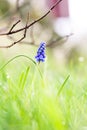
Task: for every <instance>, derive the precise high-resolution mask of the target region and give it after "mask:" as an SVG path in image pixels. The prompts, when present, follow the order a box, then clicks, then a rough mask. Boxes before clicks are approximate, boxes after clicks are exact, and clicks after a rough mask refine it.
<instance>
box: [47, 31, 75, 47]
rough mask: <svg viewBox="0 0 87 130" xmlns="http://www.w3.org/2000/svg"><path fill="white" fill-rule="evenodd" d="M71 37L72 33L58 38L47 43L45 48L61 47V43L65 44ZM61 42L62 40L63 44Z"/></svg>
mask: <svg viewBox="0 0 87 130" xmlns="http://www.w3.org/2000/svg"><path fill="white" fill-rule="evenodd" d="M72 35H73V33H71V34H69V35H66V36H63V37H58V38H56V39H55V40H53V41H49V42H48V44H47V47H55V46H58V45H61V43H65V42H66V41H67V40H68V38H69V37H70V36H72ZM63 40H64V42H63Z"/></svg>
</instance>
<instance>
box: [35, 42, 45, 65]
mask: <svg viewBox="0 0 87 130" xmlns="http://www.w3.org/2000/svg"><path fill="white" fill-rule="evenodd" d="M45 48H46V44H45V43H44V42H41V43H40V46H39V48H38V50H37V55H36V56H35V59H36V62H39V63H40V62H44V61H45V58H46V56H45Z"/></svg>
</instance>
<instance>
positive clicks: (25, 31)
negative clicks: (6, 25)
mask: <svg viewBox="0 0 87 130" xmlns="http://www.w3.org/2000/svg"><path fill="white" fill-rule="evenodd" d="M28 20H29V14H28V17H27V21H26V26H25V30H24V35H23V37H22V38H20V39H19V40H18V41H16V42H13V43H12V44H10V45H7V46H0V48H10V47H12V46H13V45H15V44H17V43H18V42H21V41H22V40H23V39H24V38H25V37H26V33H27V28H26V27H27V24H28ZM15 25H17V24H15ZM12 27H13V26H12ZM9 38H11V39H12V40H13V38H12V37H9Z"/></svg>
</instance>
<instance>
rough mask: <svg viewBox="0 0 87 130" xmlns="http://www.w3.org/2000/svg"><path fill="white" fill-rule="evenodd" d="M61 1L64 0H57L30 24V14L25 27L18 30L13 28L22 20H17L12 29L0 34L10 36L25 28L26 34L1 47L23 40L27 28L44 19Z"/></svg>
mask: <svg viewBox="0 0 87 130" xmlns="http://www.w3.org/2000/svg"><path fill="white" fill-rule="evenodd" d="M61 1H62V0H57V2H56V3H54V5H53V6H52V7H51V8H50V9H49V10H48V11H47V12H46V13H45V14H44V15H43V16H41V17H40V18H38V19H37V20H35V21H33V22H32V23H30V24H29V25H28V20H29V16H28V18H27V22H26V26H25V27H23V28H20V29H17V30H13V28H14V27H15V26H16V25H17V24H18V23H19V22H20V20H19V21H17V22H16V23H15V24H13V26H12V27H11V29H10V30H9V31H8V32H6V33H2V34H0V35H1V36H2V35H7V36H8V35H12V34H15V33H18V32H20V31H23V30H24V35H23V37H22V38H21V39H19V40H18V41H16V42H14V43H12V44H11V45H7V46H0V48H10V47H12V46H13V45H15V44H16V43H18V42H21V41H22V40H23V39H24V38H25V37H26V32H27V29H28V28H30V27H31V26H33V25H34V24H36V23H37V22H39V21H41V20H42V19H44V18H45V17H46V16H47V15H48V14H49V13H50V12H51V11H52V10H53V9H54V8H55V7H56V6H57V5H58V4H59V3H60V2H61ZM18 2H19V0H18Z"/></svg>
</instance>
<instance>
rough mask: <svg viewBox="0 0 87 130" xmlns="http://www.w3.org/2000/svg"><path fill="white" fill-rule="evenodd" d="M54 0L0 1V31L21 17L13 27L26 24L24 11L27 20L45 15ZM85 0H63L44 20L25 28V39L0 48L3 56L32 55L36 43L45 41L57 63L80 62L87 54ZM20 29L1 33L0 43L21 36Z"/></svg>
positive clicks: (5, 42)
mask: <svg viewBox="0 0 87 130" xmlns="http://www.w3.org/2000/svg"><path fill="white" fill-rule="evenodd" d="M56 1H57V0H38V1H37V0H32V1H31V0H0V33H4V32H7V31H8V30H9V29H10V28H11V26H12V25H13V24H14V23H15V22H16V21H18V20H19V19H21V22H20V23H19V24H18V25H17V26H16V27H15V28H14V29H13V30H16V29H20V28H22V27H24V26H25V24H26V18H27V14H28V13H29V23H31V22H32V21H34V20H36V19H38V18H40V17H41V16H42V15H44V14H45V13H46V12H47V11H48V10H49V9H50V7H51V6H52V5H53V4H54V3H55V2H56ZM86 5H87V0H84V1H83V0H62V1H61V3H60V4H59V5H58V6H56V7H55V8H54V10H53V11H52V12H51V13H50V14H49V15H48V16H47V17H45V18H44V19H42V20H41V21H39V22H37V23H36V24H35V25H33V26H32V27H30V28H29V29H28V31H27V36H26V38H25V39H24V40H23V41H22V42H20V43H17V44H16V45H15V46H13V47H11V48H9V49H6V48H3V49H0V50H1V53H2V54H3V55H4V57H9V56H12V55H16V54H20V53H22V54H26V53H28V54H29V55H30V56H33V55H34V53H35V49H33V48H36V46H38V45H39V44H40V42H41V41H44V42H46V44H47V47H48V51H49V52H50V53H51V55H53V56H54V58H56V61H58V63H68V62H70V61H71V60H72V61H73V62H74V63H77V62H83V61H84V59H85V58H86V56H87V45H86V44H87V43H86V41H87V14H86V12H87V7H86ZM22 35H23V32H20V33H17V34H14V35H12V38H11V37H8V36H0V46H2V45H10V44H11V43H12V42H13V41H15V40H18V39H19V38H20V37H22Z"/></svg>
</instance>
